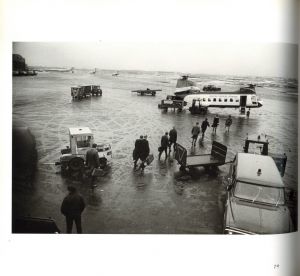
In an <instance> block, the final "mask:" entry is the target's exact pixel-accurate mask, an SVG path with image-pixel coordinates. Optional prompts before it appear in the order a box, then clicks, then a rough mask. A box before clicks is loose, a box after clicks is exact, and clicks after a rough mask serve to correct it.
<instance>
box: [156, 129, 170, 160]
mask: <svg viewBox="0 0 300 276" xmlns="http://www.w3.org/2000/svg"><path fill="white" fill-rule="evenodd" d="M168 145H169V138H168V132H166V133H165V135H163V136H162V137H161V140H160V151H159V154H158V160H160V157H161V154H162V153H163V152H165V154H166V158H165V160H166V159H167V157H168V153H167V151H168Z"/></svg>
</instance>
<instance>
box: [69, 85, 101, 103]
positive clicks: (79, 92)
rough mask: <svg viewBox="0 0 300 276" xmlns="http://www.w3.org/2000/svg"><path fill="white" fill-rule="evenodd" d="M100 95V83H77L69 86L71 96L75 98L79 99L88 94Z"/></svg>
mask: <svg viewBox="0 0 300 276" xmlns="http://www.w3.org/2000/svg"><path fill="white" fill-rule="evenodd" d="M91 95H92V96H102V89H101V88H100V85H79V86H75V87H71V96H72V98H73V99H74V100H75V99H76V100H81V99H83V98H87V97H90V96H91Z"/></svg>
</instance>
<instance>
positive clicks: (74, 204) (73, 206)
mask: <svg viewBox="0 0 300 276" xmlns="http://www.w3.org/2000/svg"><path fill="white" fill-rule="evenodd" d="M68 191H69V194H68V195H67V196H66V197H65V198H64V200H63V202H62V204H61V208H60V211H61V213H62V214H63V215H64V216H65V217H66V223H67V233H68V234H69V233H72V228H73V221H75V224H76V229H77V233H78V234H81V233H82V228H81V213H82V212H83V210H84V208H85V203H84V200H83V198H82V196H81V195H79V194H78V193H77V190H76V188H75V187H73V186H68Z"/></svg>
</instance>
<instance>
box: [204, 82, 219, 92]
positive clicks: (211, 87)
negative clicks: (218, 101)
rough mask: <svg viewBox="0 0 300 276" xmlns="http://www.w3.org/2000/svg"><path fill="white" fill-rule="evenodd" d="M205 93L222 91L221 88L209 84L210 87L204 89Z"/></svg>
mask: <svg viewBox="0 0 300 276" xmlns="http://www.w3.org/2000/svg"><path fill="white" fill-rule="evenodd" d="M203 91H221V88H220V87H216V86H215V85H213V84H209V85H205V86H204V87H203Z"/></svg>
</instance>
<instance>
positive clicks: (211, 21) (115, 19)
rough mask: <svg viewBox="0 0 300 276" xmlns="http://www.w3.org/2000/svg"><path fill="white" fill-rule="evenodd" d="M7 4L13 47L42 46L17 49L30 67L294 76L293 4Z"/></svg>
mask: <svg viewBox="0 0 300 276" xmlns="http://www.w3.org/2000/svg"><path fill="white" fill-rule="evenodd" d="M11 2H15V3H16V2H17V5H16V4H15V5H14V6H11V7H10V6H9V5H10V2H9V1H7V4H6V6H5V7H6V8H7V11H6V14H7V17H6V24H7V25H9V26H10V28H9V30H10V32H9V34H10V36H11V38H12V41H47V42H44V43H17V44H15V45H14V48H13V51H14V53H19V54H21V55H23V56H24V57H25V58H26V61H27V63H28V64H29V65H44V66H61V67H72V66H74V67H77V68H94V67H97V68H101V69H113V70H122V69H139V70H166V71H181V72H187V73H188V72H190V73H207V74H234V75H263V76H288V77H295V76H296V75H297V58H298V48H297V46H296V44H297V43H298V23H297V19H298V17H297V16H298V14H297V11H298V4H299V3H298V2H299V1H297V0H251V1H250V0H177V1H176V0H172V1H171V0H164V1H162V0H160V1H159V0H152V1H143V0H139V1H137V0H130V1H129V0H126V1H118V0H111V1H108V0H101V1H94V0H86V1H69V0H65V1H56V0H53V1H52V2H51V3H53V4H52V5H47V6H46V5H44V4H41V3H42V1H41V2H37V1H33V0H28V1H19V0H15V1H11ZM38 3H40V4H38ZM43 3H44V2H43ZM37 8H39V9H40V10H41V9H42V10H44V11H45V12H35V9H37ZM10 12H11V14H10ZM16 19H17V20H18V22H26V26H31V27H30V28H20V24H15V20H16ZM33 26H34V27H33ZM49 41H92V42H89V43H87V42H86V43H54V42H52V43H49Z"/></svg>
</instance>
